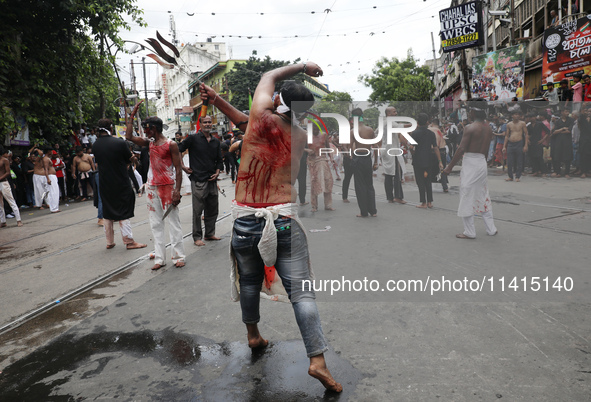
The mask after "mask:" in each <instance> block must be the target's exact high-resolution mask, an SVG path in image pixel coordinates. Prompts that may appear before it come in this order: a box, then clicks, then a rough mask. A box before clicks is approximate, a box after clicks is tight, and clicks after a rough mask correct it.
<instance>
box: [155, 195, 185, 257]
mask: <svg viewBox="0 0 591 402" xmlns="http://www.w3.org/2000/svg"><path fill="white" fill-rule="evenodd" d="M171 188H172V187H171ZM164 212H165V211H164V208H163V207H162V200H161V199H160V196H159V195H158V190H157V186H148V214H149V217H150V227H151V228H152V235H153V236H154V250H155V254H156V256H155V258H154V264H159V265H164V264H165V260H166V241H165V240H164V221H163V220H162V217H163V216H164ZM166 219H167V221H168V233H169V236H170V243H171V245H172V261H173V262H175V263H176V262H177V261H185V248H184V246H183V229H182V228H181V218H180V215H179V209H178V207H174V208H173V209H172V211H170V214H168V216H167V217H166Z"/></svg>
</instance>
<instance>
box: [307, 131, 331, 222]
mask: <svg viewBox="0 0 591 402" xmlns="http://www.w3.org/2000/svg"><path fill="white" fill-rule="evenodd" d="M312 132H313V136H312V143H311V144H308V148H306V152H307V153H308V154H309V155H308V167H309V169H310V187H311V192H312V212H316V211H318V195H319V194H320V193H322V192H323V191H322V188H323V187H324V209H325V210H327V211H334V208H333V207H332V185H333V180H332V173H331V172H330V165H329V164H328V162H329V160H330V162H331V163H334V161H333V160H332V153H329V152H327V151H326V150H327V149H329V148H330V145H329V143H328V134H326V133H324V132H321V131H320V129H319V128H318V126H314V128H313V129H312ZM321 149H324V151H323V152H321ZM327 153H328V155H327ZM323 183H324V186H323Z"/></svg>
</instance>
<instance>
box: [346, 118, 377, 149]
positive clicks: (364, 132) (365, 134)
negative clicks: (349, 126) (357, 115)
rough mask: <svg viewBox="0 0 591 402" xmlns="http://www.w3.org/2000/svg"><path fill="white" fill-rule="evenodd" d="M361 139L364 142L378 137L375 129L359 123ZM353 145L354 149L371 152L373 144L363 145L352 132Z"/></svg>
mask: <svg viewBox="0 0 591 402" xmlns="http://www.w3.org/2000/svg"><path fill="white" fill-rule="evenodd" d="M359 137H361V138H363V139H364V140H371V139H373V138H375V137H376V135H375V133H374V131H373V129H372V128H371V127H368V126H366V125H365V124H364V123H363V122H359ZM351 144H354V148H353V149H360V148H363V149H369V150H371V147H372V144H361V143H360V142H358V141H357V140H356V139H355V136H354V135H353V130H351Z"/></svg>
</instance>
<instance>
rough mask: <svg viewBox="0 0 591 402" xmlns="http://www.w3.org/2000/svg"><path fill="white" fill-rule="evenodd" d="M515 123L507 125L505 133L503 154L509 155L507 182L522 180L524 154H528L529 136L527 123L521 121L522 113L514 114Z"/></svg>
mask: <svg viewBox="0 0 591 402" xmlns="http://www.w3.org/2000/svg"><path fill="white" fill-rule="evenodd" d="M512 117H513V121H511V122H509V123H507V132H506V133H505V144H504V145H503V153H505V152H506V153H507V173H508V174H509V177H508V178H506V179H505V181H513V173H515V181H519V180H520V179H521V173H522V172H523V153H524V152H527V143H528V142H529V134H528V133H527V127H526V124H525V121H523V120H521V112H513V115H512Z"/></svg>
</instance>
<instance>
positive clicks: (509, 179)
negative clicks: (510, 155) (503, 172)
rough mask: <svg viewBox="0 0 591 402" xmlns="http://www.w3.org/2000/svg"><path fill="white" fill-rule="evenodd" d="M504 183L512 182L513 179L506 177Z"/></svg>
mask: <svg viewBox="0 0 591 402" xmlns="http://www.w3.org/2000/svg"><path fill="white" fill-rule="evenodd" d="M505 181H513V179H512V178H510V177H507V178H506V179H505Z"/></svg>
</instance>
